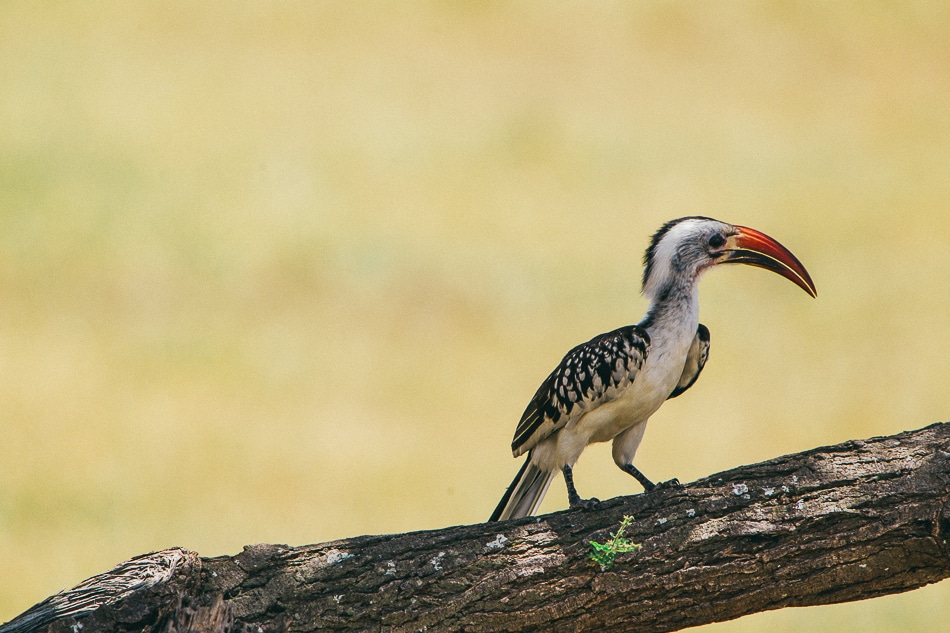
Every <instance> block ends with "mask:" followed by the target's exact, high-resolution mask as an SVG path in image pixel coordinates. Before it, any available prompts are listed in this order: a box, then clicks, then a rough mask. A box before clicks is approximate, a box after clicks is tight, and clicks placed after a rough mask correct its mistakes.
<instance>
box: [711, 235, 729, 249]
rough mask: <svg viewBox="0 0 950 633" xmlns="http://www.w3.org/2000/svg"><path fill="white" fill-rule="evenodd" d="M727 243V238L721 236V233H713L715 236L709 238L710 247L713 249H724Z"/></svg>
mask: <svg viewBox="0 0 950 633" xmlns="http://www.w3.org/2000/svg"><path fill="white" fill-rule="evenodd" d="M725 243H726V238H724V237H723V236H722V235H720V234H719V233H713V234H712V235H711V236H710V237H709V246H710V247H711V248H722V246H723V245H724V244H725Z"/></svg>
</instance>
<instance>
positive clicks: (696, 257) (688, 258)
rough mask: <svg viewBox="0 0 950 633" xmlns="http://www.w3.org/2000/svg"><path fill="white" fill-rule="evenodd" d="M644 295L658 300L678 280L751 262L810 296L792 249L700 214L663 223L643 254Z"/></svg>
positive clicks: (810, 284)
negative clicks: (715, 268)
mask: <svg viewBox="0 0 950 633" xmlns="http://www.w3.org/2000/svg"><path fill="white" fill-rule="evenodd" d="M643 263H644V266H645V268H644V270H643V294H644V295H645V296H646V297H647V298H649V299H651V300H657V299H658V298H659V297H660V296H661V295H662V294H663V293H664V292H666V291H667V290H668V289H669V288H671V287H673V286H674V285H676V284H677V282H682V283H687V284H693V283H695V281H696V279H697V278H698V277H699V275H700V274H701V273H702V272H703V271H705V270H706V269H708V268H710V267H712V266H715V265H717V264H749V265H750V266H758V267H759V268H765V269H766V270H771V271H772V272H775V273H778V274H780V275H782V276H783V277H785V278H786V279H789V280H791V281H792V282H794V283H795V284H796V285H798V286H799V287H800V288H801V289H802V290H804V291H805V292H807V293H808V294H809V295H811V296H812V297H815V296H817V294H818V293H817V290H815V284H814V283H813V282H812V280H811V277H810V276H809V274H808V271H807V270H805V267H804V266H802V263H801V262H800V261H798V258H797V257H795V256H794V255H793V254H792V253H791V251H789V250H788V249H787V248H785V247H784V246H782V245H781V244H779V243H778V242H777V241H776V240H774V239H773V238H771V237H769V236H768V235H766V234H765V233H762V232H760V231H756V230H755V229H750V228H748V227H745V226H735V225H732V224H726V223H725V222H720V221H719V220H714V219H712V218H705V217H699V216H693V217H686V218H679V219H677V220H672V221H670V222H667V223H666V224H664V225H663V226H662V227H660V230H659V231H657V232H656V234H654V236H653V239H652V240H651V242H650V246H649V248H647V252H646V254H645V255H644V257H643Z"/></svg>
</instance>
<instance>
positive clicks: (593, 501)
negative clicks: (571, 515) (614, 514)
mask: <svg viewBox="0 0 950 633" xmlns="http://www.w3.org/2000/svg"><path fill="white" fill-rule="evenodd" d="M568 502H569V503H570V506H571V510H596V509H597V508H598V506H600V499H597V498H596V497H591V498H590V499H581V498H580V497H574V498H573V499H569V500H568Z"/></svg>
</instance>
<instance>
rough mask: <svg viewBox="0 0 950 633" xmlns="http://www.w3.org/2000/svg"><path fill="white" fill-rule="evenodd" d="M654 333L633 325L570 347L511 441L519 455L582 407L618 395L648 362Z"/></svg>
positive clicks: (548, 378)
mask: <svg viewBox="0 0 950 633" xmlns="http://www.w3.org/2000/svg"><path fill="white" fill-rule="evenodd" d="M649 347H650V335H649V334H647V332H646V330H644V329H642V328H640V327H639V326H636V325H628V326H625V327H622V328H619V329H617V330H613V331H612V332H607V333H606V334H601V335H599V336H595V337H594V338H592V339H591V340H589V341H587V342H586V343H582V344H580V345H578V346H577V347H575V348H574V349H572V350H571V351H569V352H568V353H567V354H566V355H565V356H564V358H563V359H562V360H561V363H560V364H559V365H558V366H557V367H556V368H555V369H554V371H553V372H551V374H550V375H549V376H548V377H547V378H546V379H545V380H544V382H543V383H541V386H540V387H539V388H538V391H537V392H536V393H535V394H534V397H533V398H532V399H531V402H530V403H528V407H527V408H526V409H525V412H524V414H523V415H522V416H521V421H520V422H519V423H518V428H517V429H516V430H515V437H514V440H513V441H512V443H511V450H512V452H513V453H514V454H515V456H516V457H517V456H518V455H521V454H522V453H524V452H525V451H527V450H529V449H530V448H531V447H533V446H534V445H535V444H537V443H538V442H540V441H541V440H543V439H544V438H545V437H547V436H548V435H550V434H551V433H553V432H554V431H556V430H558V429H559V428H561V427H563V426H564V425H565V424H567V420H568V419H569V418H570V417H571V415H573V414H574V413H576V412H577V410H578V409H579V410H581V411H587V410H590V409H594V408H596V407H598V406H600V405H601V404H603V403H604V402H608V401H610V400H612V399H613V398H614V397H615V396H616V394H617V393H618V391H619V390H621V389H622V388H623V387H625V386H626V385H627V384H629V383H630V382H631V381H632V380H633V378H634V376H635V375H636V373H637V371H638V370H639V369H640V367H641V366H642V365H643V362H644V360H645V359H646V356H647V351H648V350H649Z"/></svg>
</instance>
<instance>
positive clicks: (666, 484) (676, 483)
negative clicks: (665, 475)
mask: <svg viewBox="0 0 950 633" xmlns="http://www.w3.org/2000/svg"><path fill="white" fill-rule="evenodd" d="M682 487H683V484H681V483H680V480H679V479H677V478H676V477H674V478H673V479H670V480H669V481H661V482H660V483H658V484H657V485H655V486H654V487H653V488H654V489H655V490H662V489H669V488H682Z"/></svg>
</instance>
